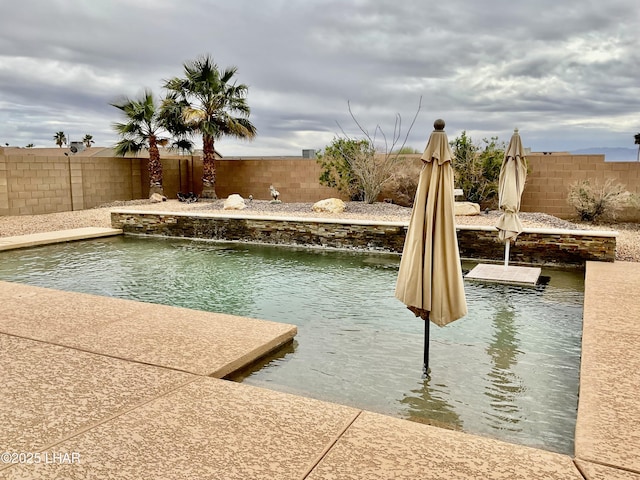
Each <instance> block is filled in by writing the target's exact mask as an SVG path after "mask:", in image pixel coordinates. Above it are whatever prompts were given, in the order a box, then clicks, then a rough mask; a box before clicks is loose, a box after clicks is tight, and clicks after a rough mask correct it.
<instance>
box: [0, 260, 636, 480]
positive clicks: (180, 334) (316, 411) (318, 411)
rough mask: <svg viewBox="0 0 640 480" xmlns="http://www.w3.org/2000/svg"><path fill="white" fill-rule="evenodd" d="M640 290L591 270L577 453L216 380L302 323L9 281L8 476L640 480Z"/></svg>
mask: <svg viewBox="0 0 640 480" xmlns="http://www.w3.org/2000/svg"><path fill="white" fill-rule="evenodd" d="M639 287H640V264H635V263H621V262H616V263H607V264H604V263H593V262H589V263H588V264H587V271H586V291H585V309H584V335H583V350H582V367H581V385H580V404H579V410H578V422H577V435H576V455H575V458H572V457H570V456H566V455H559V454H555V453H550V452H547V451H543V450H538V449H533V448H529V447H523V446H519V445H513V444H509V443H504V442H500V441H496V440H492V439H488V438H483V437H478V436H473V435H468V434H464V433H460V432H453V431H449V430H444V429H439V428H436V427H431V426H428V425H422V424H418V423H413V422H409V421H406V420H400V419H395V418H391V417H386V416H383V415H379V414H374V413H371V412H367V411H362V410H359V409H354V408H351V407H346V406H341V405H336V404H331V403H327V402H322V401H318V400H312V399H308V398H304V397H300V396H294V395H290V394H285V393H279V392H274V391H270V390H265V389H261V388H257V387H252V386H247V385H242V384H236V383H232V382H229V381H226V380H221V379H220V378H213V377H222V376H224V375H226V373H228V372H230V371H232V370H234V369H236V368H239V367H240V366H242V365H244V364H246V363H247V362H250V361H251V360H252V359H254V358H257V357H259V356H261V355H263V354H264V353H266V352H267V351H269V350H271V349H273V348H275V347H277V346H278V345H281V344H283V343H284V342H286V341H288V340H289V339H291V337H292V336H293V335H294V334H295V327H293V326H291V325H282V324H278V323H274V322H265V321H261V320H254V319H246V318H242V317H232V316H228V315H220V314H215V313H208V312H196V311H193V310H186V309H181V308H176V307H168V306H162V305H151V304H145V303H139V302H132V301H127V300H119V299H113V298H105V297H97V296H92V295H86V294H78V293H68V292H60V291H55V290H49V289H43V288H38V287H31V286H25V285H19V284H12V283H6V282H0V305H2V314H1V315H0V384H1V385H2V388H1V389H0V425H1V426H2V428H0V479H23V478H29V479H84V478H113V479H145V478H149V479H152V478H153V479H155V478H184V479H194V478H197V479H205V478H225V479H236V478H237V479H258V478H265V479H280V478H281V479H291V478H309V479H337V478H339V479H372V478H394V479H412V480H414V479H416V478H426V479H430V478H432V479H487V478H491V479H581V478H587V479H589V480H592V479H614V480H616V479H621V480H622V479H625V480H631V479H636V480H640V453H639V452H640V433H638V432H639V431H640V429H639V428H638V425H640V407H638V402H637V391H638V385H639V384H640V348H639V347H640V327H639V324H638V322H637V318H638V313H637V312H638V311H640V308H639V307H640V298H639V296H638V295H637V293H636V292H637V291H638V288H639ZM5 452H8V453H9V454H11V452H16V453H19V452H23V453H25V454H27V456H23V457H19V456H13V457H12V456H11V455H9V456H7V454H6V453H5ZM13 458H15V459H16V460H19V459H20V458H22V459H24V460H27V459H28V458H30V459H31V460H32V462H33V463H31V464H20V463H13Z"/></svg>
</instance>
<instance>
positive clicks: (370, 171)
mask: <svg viewBox="0 0 640 480" xmlns="http://www.w3.org/2000/svg"><path fill="white" fill-rule="evenodd" d="M421 104H422V97H420V102H419V103H418V109H417V111H416V114H415V116H414V117H413V121H412V122H411V124H410V125H409V129H408V130H407V133H406V135H405V137H404V140H403V141H402V143H400V141H401V140H402V139H401V131H402V117H401V116H400V114H399V113H398V114H396V121H395V126H394V129H393V135H392V136H391V138H390V139H387V136H386V135H385V133H384V131H383V129H382V127H380V125H376V127H375V128H374V129H373V132H371V133H370V132H369V131H368V130H367V129H366V128H364V127H363V126H362V125H361V124H360V122H359V121H358V119H357V118H356V116H355V115H354V114H353V111H352V110H351V104H350V103H349V102H347V105H348V106H349V114H350V115H351V118H352V119H353V121H354V123H355V124H356V125H357V127H358V128H359V129H360V132H361V133H362V135H363V136H364V138H363V139H361V140H357V139H354V138H349V137H348V136H347V135H346V134H345V133H344V130H343V129H342V127H341V126H340V124H339V123H338V126H340V129H341V130H342V132H343V134H344V137H337V138H334V139H333V142H332V143H331V144H330V145H328V146H327V147H326V148H325V149H324V151H323V152H319V155H318V163H319V164H320V165H321V167H322V172H321V174H320V184H322V185H327V186H329V187H334V188H337V189H338V190H339V191H341V192H343V193H345V194H347V195H349V198H350V199H351V200H363V201H364V202H365V203H373V202H375V201H376V200H377V199H378V197H379V196H380V194H381V192H382V190H383V188H384V187H385V186H386V185H388V184H389V182H390V181H391V180H392V178H393V176H394V172H395V169H396V166H397V164H398V163H399V162H400V161H401V160H402V157H401V152H403V151H405V149H406V148H407V147H406V146H405V144H406V141H407V138H409V134H410V133H411V129H412V128H413V125H414V124H415V121H416V118H417V117H418V113H419V112H420V106H421ZM378 135H379V137H378ZM376 146H379V147H380V149H379V150H378V149H377V148H376ZM396 146H398V147H399V148H398V149H396V148H395V147H396ZM411 150H412V151H413V149H411Z"/></svg>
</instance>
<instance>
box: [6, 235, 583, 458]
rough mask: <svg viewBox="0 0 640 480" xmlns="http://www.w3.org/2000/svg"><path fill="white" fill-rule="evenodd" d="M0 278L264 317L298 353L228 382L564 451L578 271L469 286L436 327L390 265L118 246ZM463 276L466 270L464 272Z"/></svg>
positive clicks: (379, 259)
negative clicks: (418, 312) (404, 296)
mask: <svg viewBox="0 0 640 480" xmlns="http://www.w3.org/2000/svg"><path fill="white" fill-rule="evenodd" d="M1 258H2V262H1V264H0V279H2V280H7V281H18V282H24V283H29V284H32V285H39V286H46V287H51V288H59V289H63V290H70V291H80V292H86V293H94V294H99V295H108V296H115V297H120V298H129V299H135V300H141V301H148V302H155V303H164V304H170V305H177V306H183V307H188V308H197V309H202V310H208V311H218V312H224V313H230V314H235V315H242V316H247V317H256V318H263V319H268V320H274V321H279V322H286V323H293V324H296V325H297V326H298V335H297V337H296V339H295V341H294V343H293V344H291V345H289V346H287V347H286V348H285V349H284V350H281V351H279V352H277V353H276V354H275V355H274V356H272V357H270V358H267V359H264V360H263V361H262V362H261V363H260V365H257V366H254V367H253V368H252V369H250V370H248V371H245V372H240V373H239V374H237V375H236V376H235V377H234V379H235V380H238V381H243V382H245V383H249V384H252V385H258V386H264V387H267V388H271V389H276V390H281V391H287V392H292V393H296V394H301V395H306V396H311V397H315V398H319V399H323V400H329V401H335V402H339V403H342V404H346V405H352V406H355V407H359V408H363V409H368V410H373V411H377V412H381V413H385V414H389V415H394V416H398V417H402V418H407V419H411V420H414V421H420V422H425V423H432V424H435V425H439V426H445V427H447V428H455V429H459V430H462V431H465V432H469V433H476V434H481V435H487V436H491V437H494V438H499V439H502V440H505V441H510V442H515V443H520V444H525V445H530V446H535V447H540V448H545V449H547V450H553V451H557V452H561V453H572V451H573V435H574V428H575V416H576V408H577V392H578V372H579V364H580V340H581V332H582V304H583V288H584V281H583V274H582V272H578V271H574V272H566V271H559V270H551V271H548V270H543V275H545V276H547V277H548V280H549V281H548V284H546V285H542V286H537V287H518V286H506V285H490V284H481V283H471V282H467V283H466V284H465V290H466V295H467V302H468V305H469V314H468V315H467V316H466V317H464V318H462V319H460V320H458V321H456V322H454V323H452V324H450V325H447V326H446V327H443V328H439V327H437V326H435V325H432V326H431V352H430V359H431V362H430V363H431V365H430V367H431V379H429V380H427V379H423V378H422V375H421V374H422V348H423V338H424V337H423V332H424V324H423V321H422V320H419V319H416V318H415V317H414V316H413V315H412V314H411V313H410V312H409V311H408V310H406V308H405V307H404V305H403V304H402V303H401V302H399V301H398V300H396V299H395V298H394V286H395V279H396V275H397V270H398V265H399V257H398V256H393V255H371V254H363V253H352V252H336V251H320V250H307V249H294V248H276V247H267V246H256V245H237V244H220V243H211V242H199V241H190V240H169V239H148V238H135V237H124V238H121V237H117V238H110V239H103V240H95V241H90V242H80V243H72V244H64V245H51V246H47V247H38V248H32V249H28V250H18V251H12V252H3V253H2V254H1ZM471 266H472V265H464V266H463V268H464V269H469V268H471Z"/></svg>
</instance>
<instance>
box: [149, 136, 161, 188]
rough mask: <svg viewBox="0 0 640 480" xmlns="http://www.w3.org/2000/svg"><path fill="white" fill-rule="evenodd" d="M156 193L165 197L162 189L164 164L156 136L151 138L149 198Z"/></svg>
mask: <svg viewBox="0 0 640 480" xmlns="http://www.w3.org/2000/svg"><path fill="white" fill-rule="evenodd" d="M154 193H159V194H160V195H164V189H163V188H162V163H161V162H160V151H159V150H158V144H157V143H156V138H155V137H154V136H150V137H149V196H151V195H152V194H154Z"/></svg>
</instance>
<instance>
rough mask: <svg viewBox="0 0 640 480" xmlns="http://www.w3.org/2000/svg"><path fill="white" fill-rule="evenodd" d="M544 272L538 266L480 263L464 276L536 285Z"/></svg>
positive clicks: (470, 278) (486, 280)
mask: <svg viewBox="0 0 640 480" xmlns="http://www.w3.org/2000/svg"><path fill="white" fill-rule="evenodd" d="M541 273H542V269H541V268H538V267H516V266H512V265H509V266H504V265H493V264H486V263H480V264H478V265H476V266H475V267H474V268H473V269H472V270H471V271H470V272H469V273H467V275H466V276H465V277H464V278H466V279H468V280H479V281H483V282H495V283H513V284H516V285H535V284H537V283H538V278H539V277H540V274H541Z"/></svg>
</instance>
